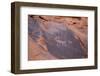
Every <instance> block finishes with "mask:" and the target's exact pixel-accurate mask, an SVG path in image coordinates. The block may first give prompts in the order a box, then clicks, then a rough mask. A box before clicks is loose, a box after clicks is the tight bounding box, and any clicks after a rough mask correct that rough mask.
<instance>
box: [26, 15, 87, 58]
mask: <svg viewBox="0 0 100 76" xmlns="http://www.w3.org/2000/svg"><path fill="white" fill-rule="evenodd" d="M28 48H29V49H28V59H29V60H52V59H77V58H86V57H87V18H86V17H63V16H32V15H31V16H28Z"/></svg>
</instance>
